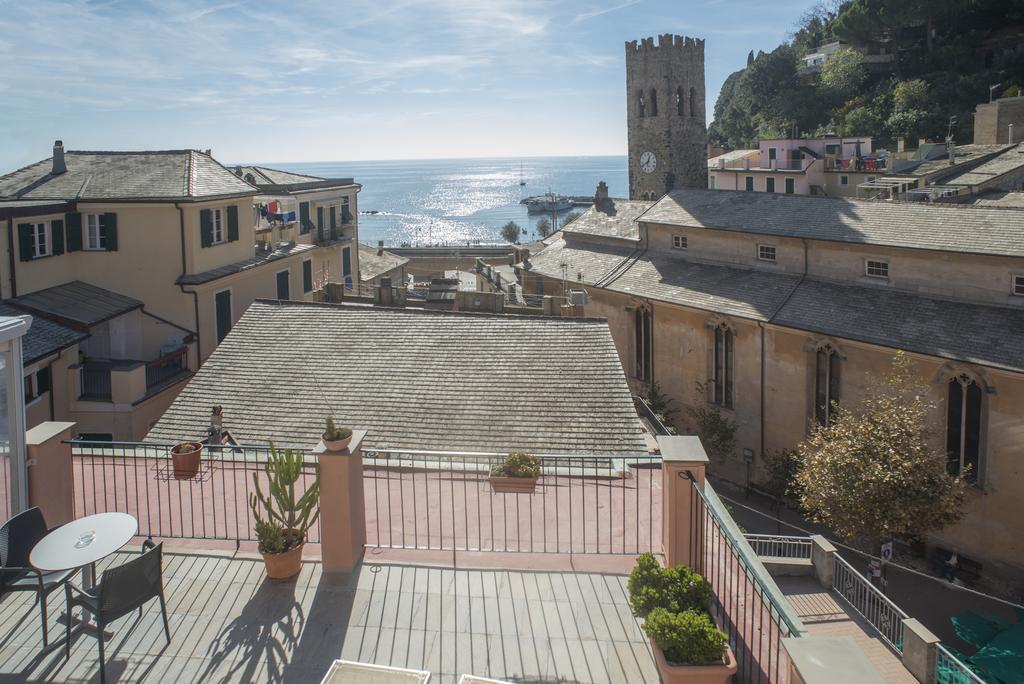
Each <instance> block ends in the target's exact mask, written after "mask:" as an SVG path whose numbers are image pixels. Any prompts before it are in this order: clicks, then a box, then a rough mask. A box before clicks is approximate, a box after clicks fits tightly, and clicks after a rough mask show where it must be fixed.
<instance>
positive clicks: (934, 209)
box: [520, 190, 1024, 572]
mask: <svg viewBox="0 0 1024 684" xmlns="http://www.w3.org/2000/svg"><path fill="white" fill-rule="evenodd" d="M634 217H635V220H634ZM520 272H521V276H522V278H523V280H524V285H525V287H526V289H527V291H528V292H532V293H543V294H549V295H563V289H568V288H572V289H580V287H581V286H585V287H586V289H587V290H588V292H589V303H588V304H587V305H586V307H585V314H586V315H588V316H606V317H607V318H608V319H609V323H610V326H611V330H612V334H613V337H614V338H615V342H616V347H617V349H618V352H619V354H620V356H621V359H622V362H623V366H624V367H625V368H626V371H627V375H629V376H630V382H631V384H632V386H633V388H634V391H635V392H637V393H644V392H646V391H647V390H648V389H649V388H650V385H651V383H652V382H657V383H659V385H660V387H661V389H662V391H663V392H665V393H666V394H667V395H669V396H670V397H672V398H674V399H675V400H676V402H677V406H678V407H679V408H685V407H694V406H703V405H715V406H718V407H719V408H720V409H721V411H722V413H723V414H724V415H725V416H726V417H727V418H729V419H730V420H732V421H733V422H734V423H735V425H736V437H737V448H736V450H735V453H734V454H731V455H729V456H728V457H727V458H725V459H724V460H722V461H720V462H718V463H715V464H714V469H715V471H716V472H717V473H718V474H719V475H720V476H722V477H725V478H728V479H730V480H733V481H735V482H739V483H745V482H748V481H750V482H758V481H760V480H762V479H763V478H764V475H765V473H764V466H763V464H764V460H763V458H764V455H765V454H766V453H769V452H772V451H774V450H778V449H784V448H792V447H794V446H795V445H796V444H797V443H799V442H800V441H801V440H802V439H803V438H804V436H805V435H806V434H807V432H808V429H809V427H810V426H811V425H813V424H814V422H815V421H820V420H823V419H825V415H824V413H825V412H826V411H827V406H828V405H829V403H830V402H831V401H832V400H835V401H838V402H839V403H840V404H842V403H847V402H855V401H856V399H857V397H858V396H859V395H860V393H861V391H862V389H863V387H864V386H865V383H866V382H869V381H870V378H869V375H868V373H869V372H872V373H879V372H882V371H884V370H885V369H886V368H887V366H888V364H889V363H890V362H891V359H892V357H893V355H894V353H895V352H896V350H899V349H902V350H906V351H907V352H908V353H909V354H910V356H911V358H912V359H913V361H914V364H915V366H916V367H917V369H918V370H919V372H920V374H921V377H922V378H923V379H924V380H926V381H927V382H928V383H929V385H930V386H931V387H932V388H933V390H934V396H933V398H934V399H935V400H936V402H937V403H938V405H939V409H938V410H937V412H936V415H935V417H934V425H935V428H936V435H935V438H936V440H937V445H938V446H941V447H943V448H947V451H948V453H949V459H950V461H949V462H950V468H951V470H953V471H959V470H960V469H962V468H963V467H965V466H967V465H970V466H971V471H972V473H973V475H972V479H973V481H974V487H973V488H972V490H971V495H970V497H969V498H970V500H969V503H968V509H967V510H968V514H967V516H966V517H965V518H964V520H963V521H962V522H960V523H959V524H958V525H956V526H955V527H952V528H950V529H948V530H945V531H943V532H941V533H940V534H938V535H936V537H935V539H934V540H933V541H935V542H936V543H939V544H942V545H944V546H946V547H947V548H956V549H957V550H958V551H959V552H960V553H961V554H962V555H964V556H968V557H974V558H978V559H982V560H984V561H986V562H987V563H991V564H992V565H995V566H999V565H1004V566H1008V567H1011V568H1013V569H1014V570H1015V571H1017V572H1019V571H1020V570H1021V569H1024V534H1022V524H1021V520H1020V516H1019V510H1020V509H1019V502H1020V501H1021V499H1022V498H1024V466H1022V464H1024V343H1022V342H1021V340H1024V212H1021V211H1019V210H1008V209H991V208H982V207H965V206H949V205H927V204H922V203H890V202H872V201H866V200H853V199H838V198H813V197H802V196H796V195H790V196H785V195H769V194H765V193H750V192H743V191H739V192H735V191H734V192H729V191H706V190H679V191H675V192H673V193H670V194H669V195H667V196H665V197H663V198H662V199H661V200H660V201H658V202H654V203H652V202H647V203H638V202H636V201H627V200H606V201H605V202H600V203H598V205H596V206H595V207H594V208H592V209H591V210H589V211H588V212H587V213H586V214H584V215H583V216H582V217H581V218H580V219H578V220H576V221H575V222H573V223H572V224H571V225H570V226H567V227H566V228H565V229H564V230H563V231H562V233H561V235H560V238H559V239H558V240H556V241H554V242H553V243H552V244H550V245H549V246H548V247H546V248H545V249H544V250H542V251H541V252H539V253H538V254H536V255H533V256H532V257H531V258H530V262H529V268H526V266H525V264H524V265H522V266H521V267H520ZM563 278H565V279H566V280H567V284H563V283H564V282H565V281H563ZM698 383H699V384H700V385H702V386H703V387H704V394H703V395H701V394H699V393H698V390H697V385H698ZM680 413H681V417H680V418H679V419H678V420H679V422H680V427H684V428H687V429H691V430H692V429H693V428H694V426H693V425H689V424H687V414H686V411H685V410H683V411H681V412H680ZM990 567H991V566H990Z"/></svg>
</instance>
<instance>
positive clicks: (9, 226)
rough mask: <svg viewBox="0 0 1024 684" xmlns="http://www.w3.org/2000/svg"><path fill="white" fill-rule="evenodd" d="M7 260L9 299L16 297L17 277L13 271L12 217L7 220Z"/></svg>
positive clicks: (14, 263) (14, 264)
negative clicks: (9, 283) (8, 268)
mask: <svg viewBox="0 0 1024 684" xmlns="http://www.w3.org/2000/svg"><path fill="white" fill-rule="evenodd" d="M7 260H8V261H9V262H10V263H9V267H10V269H11V297H12V298H13V297H17V296H18V276H17V275H16V274H15V272H14V269H15V266H16V265H17V262H16V261H15V260H14V217H11V218H8V219H7Z"/></svg>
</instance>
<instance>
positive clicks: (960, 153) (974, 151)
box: [898, 144, 1007, 184]
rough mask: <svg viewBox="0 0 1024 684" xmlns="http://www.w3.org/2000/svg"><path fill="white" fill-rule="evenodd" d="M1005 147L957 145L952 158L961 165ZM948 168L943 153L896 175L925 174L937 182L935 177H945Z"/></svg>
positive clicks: (999, 145) (945, 156)
mask: <svg viewBox="0 0 1024 684" xmlns="http://www.w3.org/2000/svg"><path fill="white" fill-rule="evenodd" d="M1005 149H1007V146H1006V145H1005V144H997V145H981V144H978V145H973V144H972V145H957V146H956V151H955V152H954V155H953V159H954V160H955V161H956V165H963V164H968V163H970V162H975V161H978V160H979V159H984V158H985V157H988V156H991V155H994V154H998V153H999V152H1001V151H1002V150H1005ZM954 168H955V166H954ZM949 170H950V166H949V156H948V155H947V154H945V153H943V154H942V156H940V157H936V158H935V159H927V160H925V161H923V162H921V163H920V164H918V165H917V166H915V167H914V168H912V169H909V170H906V171H900V172H899V173H898V175H901V176H914V177H916V178H921V177H923V176H927V177H928V178H929V179H930V180H931V182H937V179H939V178H943V177H945V172H946V171H949ZM943 184H944V183H943Z"/></svg>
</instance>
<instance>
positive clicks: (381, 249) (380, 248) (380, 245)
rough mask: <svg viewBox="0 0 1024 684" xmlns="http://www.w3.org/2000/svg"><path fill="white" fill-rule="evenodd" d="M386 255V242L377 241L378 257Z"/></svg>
mask: <svg viewBox="0 0 1024 684" xmlns="http://www.w3.org/2000/svg"><path fill="white" fill-rule="evenodd" d="M382 254H384V241H383V240H377V256H381V255H382Z"/></svg>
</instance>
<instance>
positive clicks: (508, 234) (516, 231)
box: [501, 221, 523, 243]
mask: <svg viewBox="0 0 1024 684" xmlns="http://www.w3.org/2000/svg"><path fill="white" fill-rule="evenodd" d="M522 232H523V229H522V228H520V227H519V224H518V223H516V222H515V221H509V222H508V223H506V224H505V225H503V226H502V227H501V237H502V238H503V239H504V240H505V241H506V242H513V243H515V242H519V235H520V233H522Z"/></svg>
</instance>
